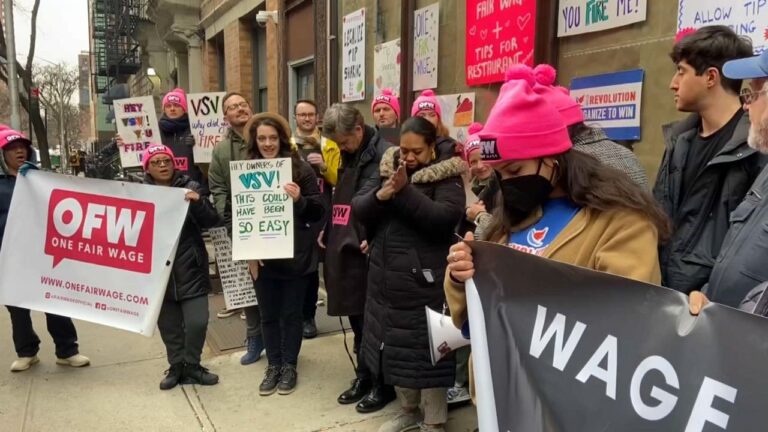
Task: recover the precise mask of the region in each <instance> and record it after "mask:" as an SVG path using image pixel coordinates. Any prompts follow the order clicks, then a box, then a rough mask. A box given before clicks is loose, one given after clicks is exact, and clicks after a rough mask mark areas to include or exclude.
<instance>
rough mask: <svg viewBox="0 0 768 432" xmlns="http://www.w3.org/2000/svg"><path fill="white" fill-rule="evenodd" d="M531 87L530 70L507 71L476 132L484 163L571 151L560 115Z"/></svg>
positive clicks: (523, 67) (515, 68)
mask: <svg viewBox="0 0 768 432" xmlns="http://www.w3.org/2000/svg"><path fill="white" fill-rule="evenodd" d="M535 85H536V79H535V78H534V76H533V70H532V69H531V68H530V67H528V66H523V65H514V66H512V67H511V68H510V69H509V71H507V74H506V82H505V83H504V85H503V86H501V91H500V92H499V97H498V99H497V100H496V104H494V106H493V108H491V112H490V114H489V115H488V120H487V121H486V122H485V127H484V128H483V130H482V131H481V132H480V138H481V142H480V155H481V157H482V159H483V161H484V162H488V163H500V162H507V161H512V160H526V159H538V158H541V157H545V156H553V155H557V154H560V153H564V152H566V151H568V150H569V149H570V148H571V147H573V144H571V140H570V138H569V137H568V131H567V130H566V127H565V123H564V122H563V119H562V118H561V117H560V114H559V113H558V112H557V110H556V109H555V108H554V107H552V105H550V104H549V103H548V102H547V101H546V100H545V99H544V98H543V97H542V96H540V95H539V94H537V93H536V92H534V91H533V87H534V86H535Z"/></svg>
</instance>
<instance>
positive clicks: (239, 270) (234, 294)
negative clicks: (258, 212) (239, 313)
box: [208, 227, 258, 310]
mask: <svg viewBox="0 0 768 432" xmlns="http://www.w3.org/2000/svg"><path fill="white" fill-rule="evenodd" d="M208 234H210V235H211V240H213V250H214V253H215V254H216V264H217V265H218V267H219V278H220V279H221V288H222V290H223V291H224V304H225V305H226V307H227V309H228V310H233V309H240V308H243V307H247V306H255V305H257V304H258V301H257V300H256V290H255V289H254V287H253V279H252V278H251V274H250V273H249V272H248V263H247V262H246V261H232V241H231V240H230V239H229V236H228V235H227V229H226V228H224V227H221V228H213V229H210V230H208Z"/></svg>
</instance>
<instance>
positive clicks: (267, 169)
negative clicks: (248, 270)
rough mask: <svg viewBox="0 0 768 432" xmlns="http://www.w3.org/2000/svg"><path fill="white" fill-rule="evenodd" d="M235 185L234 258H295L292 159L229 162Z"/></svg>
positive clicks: (233, 187)
mask: <svg viewBox="0 0 768 432" xmlns="http://www.w3.org/2000/svg"><path fill="white" fill-rule="evenodd" d="M229 168H230V179H231V184H232V251H233V252H232V259H234V260H236V261H240V260H254V259H278V258H293V200H292V199H291V197H290V196H288V194H287V193H285V190H283V186H284V185H285V183H287V182H290V181H292V180H291V179H292V168H291V159H290V158H277V159H258V160H256V159H254V160H246V161H233V162H230V163H229Z"/></svg>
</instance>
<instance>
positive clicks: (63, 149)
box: [59, 102, 69, 174]
mask: <svg viewBox="0 0 768 432" xmlns="http://www.w3.org/2000/svg"><path fill="white" fill-rule="evenodd" d="M65 141H66V139H65V137H64V102H60V103H59V143H60V144H59V147H60V148H59V150H60V152H59V155H60V157H61V172H62V174H69V173H68V172H67V170H68V169H69V148H68V146H67V143H66V142H65Z"/></svg>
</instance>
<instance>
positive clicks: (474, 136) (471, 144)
mask: <svg viewBox="0 0 768 432" xmlns="http://www.w3.org/2000/svg"><path fill="white" fill-rule="evenodd" d="M481 130H483V124H482V123H477V122H475V123H472V124H471V125H469V127H468V128H467V133H468V134H469V136H468V137H467V142H466V143H465V144H464V160H466V161H469V155H471V154H472V153H474V152H475V151H477V150H480V135H479V134H478V132H480V131H481Z"/></svg>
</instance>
